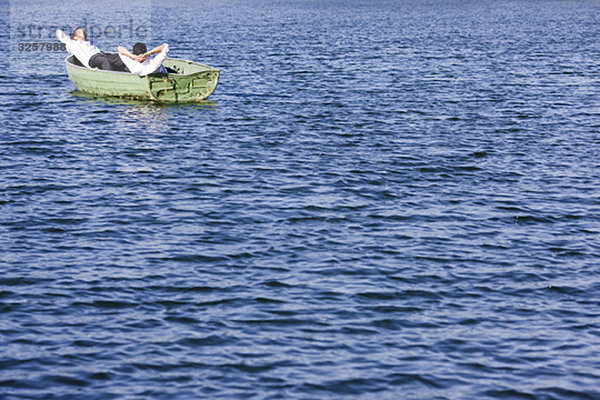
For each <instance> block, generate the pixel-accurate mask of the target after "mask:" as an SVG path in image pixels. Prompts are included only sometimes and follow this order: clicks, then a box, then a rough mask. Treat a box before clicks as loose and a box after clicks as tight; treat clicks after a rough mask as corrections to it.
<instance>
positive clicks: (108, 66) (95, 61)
mask: <svg viewBox="0 0 600 400" xmlns="http://www.w3.org/2000/svg"><path fill="white" fill-rule="evenodd" d="M89 64H90V67H91V68H98V69H103V70H106V71H121V72H131V71H129V68H127V66H126V65H125V64H124V63H123V60H121V57H119V55H118V54H117V53H113V54H106V53H98V54H94V55H93V56H92V57H91V58H90V63H89Z"/></svg>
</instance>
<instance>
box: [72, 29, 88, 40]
mask: <svg viewBox="0 0 600 400" xmlns="http://www.w3.org/2000/svg"><path fill="white" fill-rule="evenodd" d="M80 29H81V30H82V31H83V38H84V39H87V35H86V34H85V31H84V30H83V27H81V26H78V27H77V28H75V29H73V34H72V35H71V37H72V38H74V37H75V32H77V31H78V30H80Z"/></svg>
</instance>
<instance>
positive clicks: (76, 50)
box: [56, 28, 129, 72]
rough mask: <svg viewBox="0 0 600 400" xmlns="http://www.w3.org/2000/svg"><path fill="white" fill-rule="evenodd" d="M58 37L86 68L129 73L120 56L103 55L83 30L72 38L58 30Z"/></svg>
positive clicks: (76, 31) (79, 29) (78, 29)
mask: <svg viewBox="0 0 600 400" xmlns="http://www.w3.org/2000/svg"><path fill="white" fill-rule="evenodd" d="M56 37H57V38H58V40H60V41H61V42H63V43H64V44H65V45H66V46H67V51H68V52H69V53H71V54H73V55H74V56H75V57H76V58H77V60H79V62H80V63H81V64H82V65H83V66H84V67H89V68H98V69H102V70H108V71H121V72H129V69H128V68H127V66H126V65H125V64H124V63H123V61H122V60H121V58H120V57H119V55H118V54H106V53H103V52H101V51H100V49H99V48H98V46H97V45H96V43H94V42H93V41H90V40H87V37H86V35H85V31H84V30H83V28H77V29H75V30H74V31H73V37H71V38H69V37H68V36H67V35H66V34H65V33H64V32H63V31H61V30H60V29H58V30H57V31H56Z"/></svg>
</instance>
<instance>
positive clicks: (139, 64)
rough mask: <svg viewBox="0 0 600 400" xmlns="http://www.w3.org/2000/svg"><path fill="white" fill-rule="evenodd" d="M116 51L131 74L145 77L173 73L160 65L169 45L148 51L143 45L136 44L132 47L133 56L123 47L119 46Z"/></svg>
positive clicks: (165, 56)
mask: <svg viewBox="0 0 600 400" xmlns="http://www.w3.org/2000/svg"><path fill="white" fill-rule="evenodd" d="M118 51H119V56H120V57H121V61H122V62H123V63H124V64H125V65H126V66H127V68H128V69H129V71H131V73H132V74H136V75H140V76H146V75H150V74H166V73H168V72H175V71H173V70H170V69H168V68H165V67H164V66H163V65H162V63H163V61H165V59H166V58H167V54H168V53H169V45H168V44H166V43H164V44H161V45H160V46H158V47H155V48H153V49H152V50H150V51H148V49H147V48H146V45H145V44H144V43H140V42H138V43H136V44H134V45H133V54H132V53H131V52H130V51H129V50H127V49H126V48H125V47H123V46H119V47H118Z"/></svg>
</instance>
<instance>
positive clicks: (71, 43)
mask: <svg viewBox="0 0 600 400" xmlns="http://www.w3.org/2000/svg"><path fill="white" fill-rule="evenodd" d="M56 37H57V38H58V40H60V41H61V42H63V43H64V44H65V45H66V46H67V50H68V51H69V53H71V54H73V55H74V56H75V57H77V59H78V60H79V62H80V63H82V64H83V65H85V66H86V67H89V66H90V58H92V56H93V55H95V54H98V53H100V49H99V48H98V47H97V46H95V45H94V44H93V43H92V42H90V41H88V40H86V41H83V40H73V39H71V38H70V37H68V36H67V35H65V33H64V32H63V31H61V30H60V29H58V30H57V31H56Z"/></svg>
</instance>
